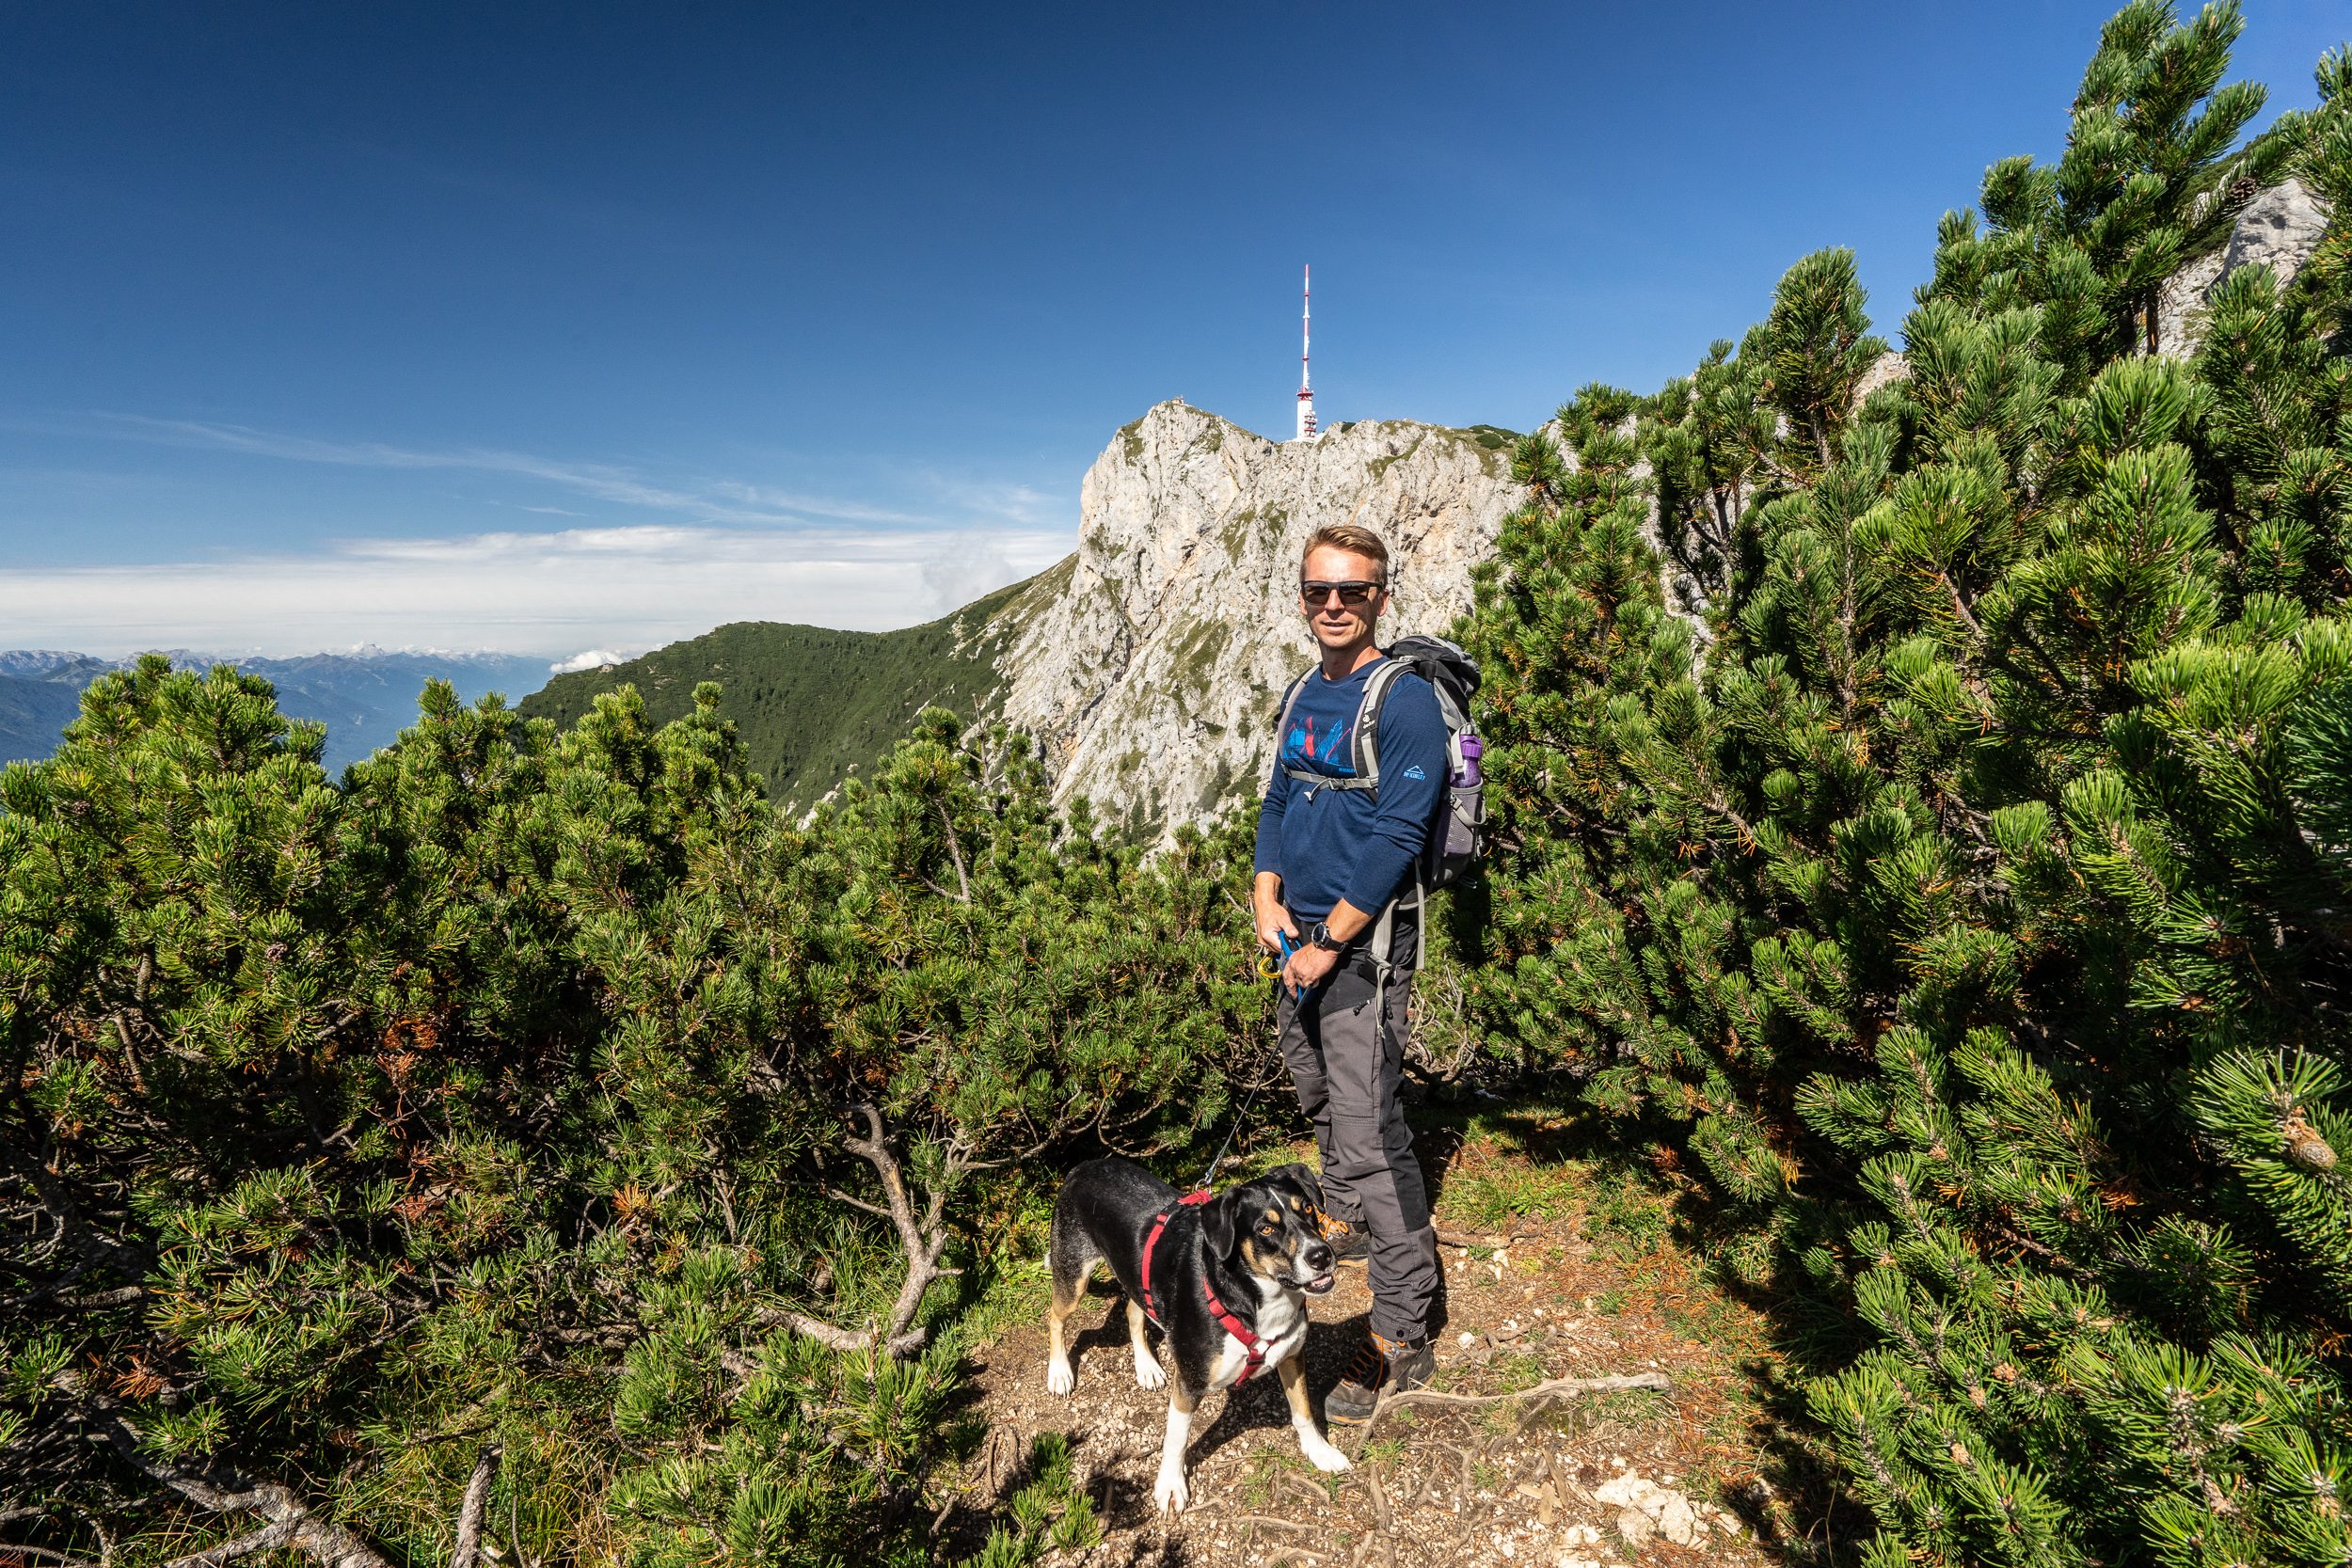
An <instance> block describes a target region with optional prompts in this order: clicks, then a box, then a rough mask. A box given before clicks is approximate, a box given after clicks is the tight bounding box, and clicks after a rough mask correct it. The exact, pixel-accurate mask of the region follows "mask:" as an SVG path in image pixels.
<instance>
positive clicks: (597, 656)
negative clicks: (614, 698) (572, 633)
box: [548, 648, 645, 675]
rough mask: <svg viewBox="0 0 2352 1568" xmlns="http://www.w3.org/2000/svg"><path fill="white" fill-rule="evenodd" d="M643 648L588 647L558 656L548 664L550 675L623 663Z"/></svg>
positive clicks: (642, 650)
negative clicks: (564, 656)
mask: <svg viewBox="0 0 2352 1568" xmlns="http://www.w3.org/2000/svg"><path fill="white" fill-rule="evenodd" d="M644 651H645V650H644V649H643V648H590V649H588V650H586V651H585V652H583V653H577V654H574V655H573V656H572V657H569V658H559V659H557V660H556V661H555V662H554V663H553V664H550V665H548V674H550V675H568V674H571V673H574V672H575V671H580V670H601V669H603V668H604V667H605V666H606V665H608V664H625V663H627V662H628V660H630V659H632V658H635V657H637V656H638V655H639V654H642V653H644Z"/></svg>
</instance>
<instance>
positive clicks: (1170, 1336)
mask: <svg viewBox="0 0 2352 1568" xmlns="http://www.w3.org/2000/svg"><path fill="white" fill-rule="evenodd" d="M1322 1207H1323V1186H1322V1183H1321V1182H1319V1181H1317V1180H1315V1178H1314V1177H1313V1175H1312V1174H1311V1173H1310V1172H1309V1171H1308V1169H1307V1167H1306V1166H1304V1165H1285V1166H1283V1167H1282V1168H1281V1169H1280V1170H1278V1171H1274V1172H1272V1173H1270V1174H1268V1175H1265V1176H1262V1177H1260V1178H1258V1179H1257V1180H1254V1181H1245V1182H1243V1183H1241V1184H1240V1185H1239V1186H1237V1187H1231V1188H1228V1189H1227V1190H1226V1191H1224V1192H1223V1193H1220V1194H1217V1195H1216V1196H1210V1195H1209V1194H1208V1193H1206V1192H1198V1193H1192V1194H1189V1195H1186V1194H1180V1193H1178V1192H1177V1190H1176V1189H1175V1188H1173V1187H1171V1186H1169V1185H1168V1183H1167V1182H1165V1181H1163V1180H1160V1179H1159V1178H1158V1177H1156V1176H1153V1175H1152V1173H1151V1172H1150V1171H1148V1170H1145V1169H1144V1168H1143V1167H1142V1166H1141V1165H1138V1164H1136V1163H1135V1162H1134V1161H1132V1160H1120V1159H1116V1158H1113V1159H1106V1160H1089V1161H1088V1162H1087V1163H1086V1164H1082V1165H1080V1166H1078V1167H1077V1168H1076V1169H1074V1170H1073V1171H1072V1172H1071V1173H1070V1174H1069V1175H1068V1176H1067V1177H1065V1178H1064V1179H1063V1180H1062V1186H1061V1193H1060V1196H1058V1197H1057V1198H1056V1199H1055V1200H1054V1229H1053V1238H1052V1241H1051V1242H1050V1243H1048V1248H1047V1253H1048V1258H1049V1259H1050V1260H1051V1262H1052V1265H1053V1271H1054V1299H1053V1305H1052V1306H1051V1307H1048V1308H1047V1310H1046V1315H1045V1337H1046V1340H1047V1343H1048V1345H1049V1347H1050V1350H1051V1358H1050V1359H1049V1360H1048V1361H1047V1363H1046V1367H1045V1387H1046V1389H1047V1391H1048V1392H1050V1393H1053V1394H1056V1395H1067V1394H1068V1393H1069V1392H1070V1391H1071V1389H1073V1387H1075V1386H1077V1382H1078V1374H1077V1372H1076V1370H1074V1369H1073V1367H1072V1366H1071V1364H1070V1345H1069V1341H1068V1340H1067V1339H1066V1338H1064V1337H1063V1332H1062V1324H1063V1323H1064V1321H1065V1320H1067V1319H1068V1318H1069V1316H1070V1314H1071V1313H1072V1312H1073V1311H1074V1310H1076V1309H1077V1306H1078V1301H1079V1298H1080V1297H1082V1296H1083V1295H1085V1294H1086V1289H1087V1282H1088V1280H1089V1279H1090V1278H1091V1277H1092V1276H1093V1273H1094V1265H1095V1264H1097V1263H1108V1264H1109V1265H1110V1270H1111V1273H1112V1274H1113V1275H1116V1276H1117V1277H1118V1280H1119V1284H1120V1290H1122V1291H1125V1292H1126V1296H1127V1337H1128V1340H1129V1343H1130V1344H1131V1345H1132V1346H1133V1347H1134V1350H1135V1355H1136V1382H1137V1383H1139V1384H1141V1385H1142V1386H1144V1387H1146V1388H1158V1387H1161V1386H1165V1385H1166V1384H1167V1383H1168V1375H1167V1373H1165V1372H1164V1371H1162V1370H1161V1369H1160V1363H1159V1361H1158V1359H1157V1358H1156V1357H1155V1356H1154V1355H1153V1354H1152V1345H1151V1341H1150V1340H1149V1339H1148V1338H1146V1337H1145V1331H1144V1324H1145V1323H1146V1321H1147V1320H1149V1321H1153V1322H1156V1323H1158V1324H1159V1325H1160V1329H1161V1331H1162V1333H1163V1334H1164V1335H1165V1336H1166V1337H1167V1340H1168V1360H1169V1361H1170V1362H1171V1363H1172V1364H1173V1365H1174V1368H1175V1373H1176V1379H1175V1385H1174V1386H1173V1387H1171V1388H1169V1390H1168V1435H1167V1438H1166V1440H1165V1441H1164V1442H1163V1443H1162V1445H1161V1448H1160V1474H1159V1480H1158V1481H1157V1483H1156V1484H1155V1485H1153V1487H1152V1501H1153V1502H1155V1503H1157V1504H1158V1505H1159V1508H1160V1511H1161V1512H1162V1513H1178V1512H1180V1511H1181V1510H1182V1509H1183V1508H1184V1505H1185V1504H1186V1503H1187V1502H1189V1501H1190V1500H1191V1492H1190V1490H1189V1488H1187V1487H1186V1485H1185V1483H1184V1444H1185V1442H1186V1441H1187V1440H1188V1439H1189V1438H1190V1436H1191V1434H1192V1413H1193V1409H1194V1407H1195V1406H1196V1405H1198V1404H1199V1403H1200V1396H1201V1395H1203V1394H1205V1393H1208V1392H1209V1391H1210V1390H1212V1389H1216V1388H1230V1387H1232V1386H1233V1385H1234V1384H1236V1383H1239V1382H1240V1381H1242V1380H1243V1379H1244V1378H1246V1377H1248V1376H1249V1375H1250V1374H1251V1373H1252V1372H1254V1371H1256V1370H1258V1369H1259V1368H1260V1367H1261V1366H1263V1365H1264V1364H1265V1363H1267V1362H1271V1363H1273V1366H1274V1370H1275V1373H1276V1375H1278V1376H1279V1377H1280V1379H1281V1380H1282V1392H1283V1394H1284V1395H1285V1396H1287V1397H1288V1399H1289V1401H1290V1407H1291V1425H1292V1426H1293V1427H1294V1428H1295V1430H1296V1431H1297V1433H1298V1446H1299V1448H1300V1449H1303V1450H1304V1451H1305V1453H1306V1456H1307V1462H1308V1463H1309V1464H1311V1465H1313V1466H1314V1467H1315V1468H1316V1469H1318V1470H1324V1471H1331V1472H1336V1471H1340V1470H1344V1469H1347V1468H1348V1467H1349V1466H1348V1462H1347V1456H1346V1455H1345V1454H1343V1453H1342V1452H1340V1450H1339V1449H1335V1448H1333V1447H1332V1446H1331V1443H1330V1440H1329V1439H1327V1437H1325V1436H1324V1434H1323V1430H1322V1428H1320V1427H1318V1426H1317V1425H1316V1424H1315V1417H1314V1411H1313V1408H1312V1407H1311V1405H1310V1404H1309V1403H1308V1400H1307V1374H1306V1370H1305V1369H1304V1368H1303V1367H1302V1366H1301V1365H1300V1364H1299V1355H1298V1353H1299V1351H1300V1350H1301V1349H1302V1348H1303V1347H1304V1346H1305V1344H1306V1342H1307V1305H1306V1298H1307V1297H1309V1296H1319V1295H1324V1294H1326V1293H1327V1292H1328V1291H1330V1289H1331V1268H1332V1265H1333V1263H1334V1261H1335V1259H1334V1258H1333V1256H1332V1252H1331V1245H1330V1243H1328V1242H1326V1241H1325V1240H1324V1239H1323V1236H1322V1232H1321V1230H1320V1229H1319V1228H1318V1227H1317V1226H1316V1224H1315V1218H1316V1214H1317V1212H1319V1211H1320V1210H1321V1209H1322Z"/></svg>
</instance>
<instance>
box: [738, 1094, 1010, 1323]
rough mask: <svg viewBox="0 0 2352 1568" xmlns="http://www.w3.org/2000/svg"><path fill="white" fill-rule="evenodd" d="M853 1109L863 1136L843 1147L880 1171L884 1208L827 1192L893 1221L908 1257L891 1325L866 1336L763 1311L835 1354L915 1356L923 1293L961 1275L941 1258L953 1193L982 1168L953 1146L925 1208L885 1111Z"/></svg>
mask: <svg viewBox="0 0 2352 1568" xmlns="http://www.w3.org/2000/svg"><path fill="white" fill-rule="evenodd" d="M850 1112H851V1113H852V1114H853V1115H855V1116H856V1117H859V1118H860V1119H861V1120H863V1121H864V1122H865V1123H866V1133H865V1136H863V1137H860V1136H857V1135H855V1134H854V1133H852V1134H851V1135H850V1136H849V1137H846V1138H844V1139H843V1140H842V1146H843V1147H844V1148H848V1149H849V1151H850V1153H852V1154H855V1155H857V1156H858V1157H859V1158H860V1159H862V1160H864V1161H865V1162H866V1164H870V1165H872V1166H873V1167H874V1175H875V1176H876V1177H877V1178H878V1179H879V1180H881V1182H882V1198H883V1203H882V1205H880V1206H878V1205H875V1204H872V1203H868V1202H866V1200H865V1199H864V1198H858V1197H851V1196H849V1195H847V1194H846V1193H838V1192H834V1191H832V1190H830V1189H828V1190H827V1192H826V1196H829V1197H832V1198H834V1199H835V1200H837V1201H839V1202H842V1203H846V1204H848V1205H849V1206H850V1207H851V1208H854V1209H861V1210H864V1211H865V1212H866V1213H869V1214H875V1215H879V1216H880V1217H882V1218H883V1219H887V1220H888V1221H889V1222H890V1226H891V1228H892V1229H894V1230H896V1231H897V1232H898V1246H899V1250H900V1251H902V1252H904V1253H905V1254H906V1259H907V1275H906V1279H905V1280H904V1281H903V1282H902V1283H901V1284H900V1285H899V1287H898V1299H897V1300H896V1301H894V1302H892V1303H891V1306H890V1316H889V1319H888V1321H887V1322H886V1323H881V1324H878V1325H876V1326H874V1327H873V1328H870V1329H868V1330H866V1331H865V1332H862V1333H861V1332H859V1331H858V1330H855V1329H849V1328H843V1327H841V1326H839V1325H838V1324H835V1323H827V1322H825V1321H824V1320H823V1319H821V1318H814V1317H811V1316H809V1315H808V1314H807V1313H805V1312H794V1311H789V1310H785V1309H777V1308H771V1309H770V1310H768V1311H764V1312H762V1313H760V1315H759V1320H760V1322H762V1323H769V1324H773V1325H777V1326H781V1327H784V1328H788V1329H790V1330H791V1331H792V1332H793V1333H795V1334H802V1335H805V1336H807V1337H808V1338H811V1339H814V1340H816V1341H817V1342H818V1344H821V1345H826V1346H830V1347H831V1348H832V1349H834V1350H837V1351H863V1350H868V1349H871V1348H873V1347H875V1346H877V1345H879V1346H880V1347H881V1348H882V1350H884V1351H886V1352H887V1353H889V1354H891V1355H892V1356H895V1357H901V1358H902V1357H905V1356H909V1355H912V1354H914V1353H915V1352H916V1351H919V1350H921V1349H922V1348H923V1344H924V1341H925V1340H927V1339H928V1338H930V1330H929V1329H927V1328H924V1327H921V1326H919V1325H917V1324H916V1323H915V1322H914V1315H915V1313H916V1312H918V1311H920V1310H921V1309H922V1306H923V1297H924V1294H925V1293H926V1292H927V1291H930V1288H931V1287H932V1286H933V1285H935V1284H937V1283H938V1282H939V1281H940V1280H942V1279H946V1278H950V1277H952V1276H954V1275H959V1274H961V1273H962V1272H963V1271H962V1270H961V1269H949V1268H942V1267H941V1266H940V1262H939V1257H940V1254H941V1253H942V1252H944V1251H946V1246H947V1227H946V1212H947V1193H948V1190H949V1189H950V1188H952V1187H953V1186H954V1185H955V1184H956V1180H957V1178H959V1177H961V1176H964V1175H967V1174H968V1173H970V1172H972V1171H975V1170H977V1169H979V1168H981V1166H980V1163H979V1162H978V1161H976V1160H974V1159H972V1158H971V1157H970V1155H969V1154H967V1153H966V1152H965V1150H964V1149H963V1148H962V1146H961V1144H960V1143H958V1144H954V1145H951V1146H950V1147H949V1149H948V1153H947V1168H946V1170H945V1171H944V1172H942V1173H941V1176H940V1179H939V1180H938V1182H937V1183H936V1184H935V1185H934V1186H933V1187H932V1188H931V1191H930V1196H929V1197H928V1198H927V1199H926V1200H925V1202H924V1204H923V1207H922V1209H921V1211H920V1212H917V1211H916V1209H915V1205H914V1196H913V1195H912V1194H910V1193H909V1191H908V1190H907V1180H906V1170H905V1167H904V1166H902V1165H901V1164H899V1162H898V1151H897V1150H895V1149H893V1148H891V1147H890V1140H889V1139H888V1137H887V1136H886V1135H885V1134H884V1133H883V1131H882V1112H880V1111H879V1110H877V1109H875V1107H874V1106H873V1105H872V1104H871V1103H868V1102H865V1101H861V1102H859V1103H858V1104H855V1105H852V1106H850Z"/></svg>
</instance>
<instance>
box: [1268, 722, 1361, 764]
mask: <svg viewBox="0 0 2352 1568" xmlns="http://www.w3.org/2000/svg"><path fill="white" fill-rule="evenodd" d="M1355 724H1356V721H1354V720H1353V719H1343V720H1341V721H1339V722H1338V723H1336V724H1334V725H1333V726H1332V727H1331V729H1330V731H1329V733H1328V734H1327V735H1325V736H1322V737H1321V738H1320V739H1318V738H1317V737H1316V735H1315V716H1314V715H1313V714H1311V713H1302V714H1300V715H1298V716H1297V718H1296V719H1295V720H1294V721H1292V724H1291V733H1290V734H1288V735H1287V736H1283V737H1282V766H1283V767H1285V768H1301V767H1305V766H1307V765H1309V764H1311V763H1312V764H1319V765H1321V767H1322V768H1323V770H1324V771H1325V772H1327V773H1339V774H1347V775H1349V776H1351V777H1352V776H1353V775H1354V773H1355V771H1356V753H1355V752H1354V750H1353V749H1352V748H1350V746H1349V745H1348V740H1347V732H1348V731H1349V730H1351V729H1353V728H1355Z"/></svg>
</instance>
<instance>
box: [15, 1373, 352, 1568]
mask: <svg viewBox="0 0 2352 1568" xmlns="http://www.w3.org/2000/svg"><path fill="white" fill-rule="evenodd" d="M58 1386H60V1387H62V1388H63V1389H64V1390H65V1391H66V1392H67V1393H68V1394H71V1395H73V1396H74V1397H76V1398H77V1399H78V1400H79V1401H80V1402H81V1405H82V1411H83V1416H84V1418H85V1419H87V1421H88V1422H89V1424H90V1425H92V1426H93V1427H95V1428H97V1429H98V1432H99V1433H100V1435H102V1436H103V1437H104V1438H105V1439H106V1441H107V1442H108V1443H109V1444H110V1445H112V1446H113V1448H114V1450H115V1452H116V1453H117V1454H119V1455H120V1456H121V1458H122V1462H123V1463H124V1464H126V1465H130V1466H131V1468H133V1469H135V1470H136V1471H138V1472H139V1473H140V1474H141V1475H144V1476H146V1477H147V1478H148V1479H149V1480H151V1481H157V1482H160V1483H161V1484H163V1485H165V1486H167V1487H169V1488H170V1489H171V1490H172V1491H174V1492H177V1493H178V1494H180V1496H182V1497H185V1498H186V1499H187V1500H188V1501H190V1502H192V1503H194V1504H196V1505H197V1506H198V1507H199V1508H202V1509H204V1510H206V1511H208V1512H210V1513H259V1514H261V1515H262V1517H263V1518H266V1519H267V1520H269V1521H270V1522H269V1525H268V1526H267V1527H266V1528H262V1529H259V1530H256V1531H254V1532H253V1533H252V1534H250V1535H244V1536H240V1537H238V1538H237V1539H236V1540H233V1541H229V1542H224V1543H222V1544H220V1545H217V1546H213V1547H209V1548H207V1549H206V1550H204V1551H201V1552H198V1553H196V1554H194V1555H193V1556H190V1557H183V1558H181V1559H179V1560H177V1561H176V1562H173V1563H171V1564H169V1565H168V1568H213V1565H215V1564H218V1563H224V1562H229V1561H231V1560H234V1559H237V1558H241V1557H246V1556H248V1555H250V1554H251V1553H254V1552H260V1551H276V1550H278V1549H281V1548H283V1549H288V1550H293V1551H297V1552H301V1553H303V1554H304V1555H305V1556H307V1557H309V1558H310V1559H311V1560H314V1561H316V1562H318V1563H319V1564H321V1568H392V1564H391V1563H390V1562H389V1561H388V1560H386V1559H385V1557H384V1555H383V1554H382V1553H381V1552H379V1551H377V1550H376V1549H375V1548H374V1547H373V1546H372V1545H370V1544H368V1543H367V1542H366V1541H365V1540H363V1539H361V1538H360V1537H359V1536H358V1534H357V1533H355V1532H354V1531H352V1530H349V1529H346V1528H343V1527H342V1526H341V1525H339V1524H336V1523H335V1522H334V1521H332V1520H330V1519H325V1518H321V1517H320V1516H319V1514H318V1513H316V1512H315V1511H314V1510H313V1509H312V1508H311V1506H310V1504H309V1503H306V1502H304V1501H303V1500H302V1499H301V1498H300V1497H296V1496H295V1495H294V1491H293V1489H292V1488H290V1487H285V1486H280V1485H278V1483H277V1482H276V1481H247V1480H246V1479H245V1478H244V1477H242V1476H238V1475H234V1474H230V1473H228V1472H224V1471H218V1470H199V1469H197V1468H195V1467H193V1466H191V1465H174V1464H169V1463H167V1462H166V1461H164V1460H161V1459H157V1458H155V1457H154V1456H153V1455H151V1454H149V1453H147V1452H145V1451H144V1450H142V1449H140V1447H139V1440H138V1433H135V1432H134V1431H132V1430H131V1423H130V1422H129V1421H128V1420H126V1419H125V1418H124V1417H123V1407H122V1406H121V1405H120V1404H119V1403H118V1402H116V1401H114V1400H113V1399H110V1398H108V1397H107V1396H106V1395H104V1394H103V1393H100V1392H98V1391H96V1390H95V1389H91V1388H87V1387H84V1386H81V1379H79V1378H77V1377H73V1376H72V1375H71V1374H69V1375H68V1376H66V1377H64V1378H60V1379H59V1380H58Z"/></svg>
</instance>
